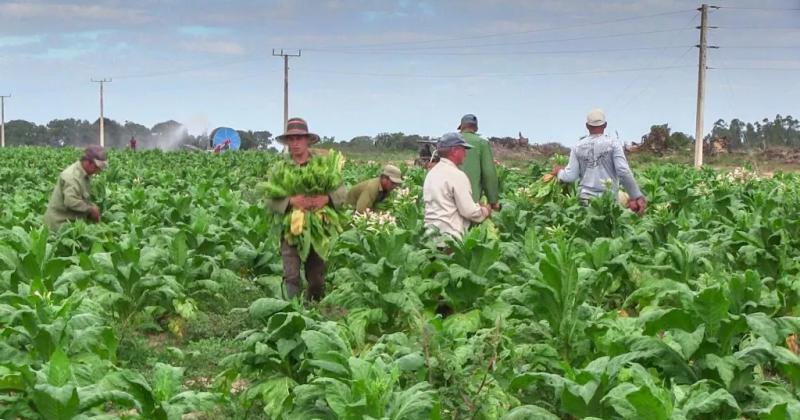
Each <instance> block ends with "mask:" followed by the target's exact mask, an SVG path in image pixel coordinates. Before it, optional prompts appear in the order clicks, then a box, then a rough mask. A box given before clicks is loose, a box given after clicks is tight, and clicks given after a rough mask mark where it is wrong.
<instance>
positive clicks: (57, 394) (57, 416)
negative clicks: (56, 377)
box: [33, 384, 80, 420]
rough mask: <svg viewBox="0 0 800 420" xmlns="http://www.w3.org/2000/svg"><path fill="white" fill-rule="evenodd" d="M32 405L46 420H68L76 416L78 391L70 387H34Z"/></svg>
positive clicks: (44, 385)
mask: <svg viewBox="0 0 800 420" xmlns="http://www.w3.org/2000/svg"><path fill="white" fill-rule="evenodd" d="M33 403H34V404H35V406H36V409H37V411H38V412H39V413H40V414H41V415H42V416H43V417H44V418H45V419H47V420H68V419H72V418H73V417H75V415H76V414H78V409H79V404H80V402H79V399H78V390H77V389H75V387H74V386H72V385H64V386H60V387H57V386H52V385H47V384H40V385H36V387H35V388H34V390H33Z"/></svg>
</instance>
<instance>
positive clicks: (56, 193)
mask: <svg viewBox="0 0 800 420" xmlns="http://www.w3.org/2000/svg"><path fill="white" fill-rule="evenodd" d="M107 165H108V157H107V155H106V151H105V149H103V147H102V146H98V145H92V146H89V147H87V148H86V150H84V151H83V156H82V157H81V158H80V159H79V160H78V161H77V162H75V163H73V164H72V165H69V166H68V167H67V169H64V171H62V172H61V174H60V175H59V176H58V180H57V181H56V185H55V187H54V188H53V193H52V194H51V195H50V203H49V204H48V205H47V211H45V213H44V223H45V224H46V225H47V226H48V227H49V228H50V230H51V231H56V230H58V229H59V228H60V227H61V225H62V224H64V222H68V221H74V220H89V221H93V222H99V221H100V209H99V208H98V207H97V206H96V205H94V204H93V203H92V202H91V201H90V200H89V193H90V192H91V188H90V186H89V179H90V178H91V177H92V176H93V175H96V174H98V173H100V171H102V170H103V169H104V168H105V167H106V166H107Z"/></svg>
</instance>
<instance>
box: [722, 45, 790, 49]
mask: <svg viewBox="0 0 800 420" xmlns="http://www.w3.org/2000/svg"><path fill="white" fill-rule="evenodd" d="M718 48H726V49H737V50H738V49H750V48H753V49H762V48H763V49H784V48H786V49H793V48H800V45H720V46H719V47H718Z"/></svg>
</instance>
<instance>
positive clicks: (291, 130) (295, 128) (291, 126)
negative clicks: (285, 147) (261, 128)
mask: <svg viewBox="0 0 800 420" xmlns="http://www.w3.org/2000/svg"><path fill="white" fill-rule="evenodd" d="M287 136H308V138H309V141H308V144H309V145H311V144H314V143H316V142H318V141H319V136H318V135H316V134H314V133H311V132H309V131H308V123H307V122H306V120H304V119H302V118H290V119H289V121H288V122H287V123H286V132H285V133H283V134H281V135H280V136H278V137H276V138H275V139H276V140H278V143H280V144H285V143H286V137H287Z"/></svg>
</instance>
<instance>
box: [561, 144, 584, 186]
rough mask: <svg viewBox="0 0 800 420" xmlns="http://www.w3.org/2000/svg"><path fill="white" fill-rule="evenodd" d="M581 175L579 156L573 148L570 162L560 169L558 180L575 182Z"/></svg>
mask: <svg viewBox="0 0 800 420" xmlns="http://www.w3.org/2000/svg"><path fill="white" fill-rule="evenodd" d="M580 176H581V168H580V163H579V162H578V156H577V155H576V154H575V149H574V148H573V149H572V150H570V152H569V163H568V164H567V167H566V168H564V169H561V170H560V171H558V180H559V181H561V182H566V183H569V182H575V181H577V180H578V178H580Z"/></svg>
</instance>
